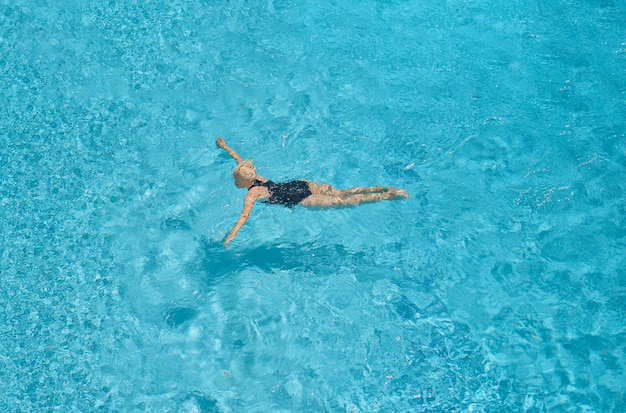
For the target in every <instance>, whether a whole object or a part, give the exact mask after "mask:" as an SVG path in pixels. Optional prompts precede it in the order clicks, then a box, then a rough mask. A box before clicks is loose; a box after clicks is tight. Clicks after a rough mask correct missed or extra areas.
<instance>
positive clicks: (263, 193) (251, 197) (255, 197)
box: [244, 186, 270, 202]
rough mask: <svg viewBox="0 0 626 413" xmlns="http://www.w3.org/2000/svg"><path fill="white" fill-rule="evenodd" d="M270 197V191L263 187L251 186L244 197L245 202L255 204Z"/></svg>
mask: <svg viewBox="0 0 626 413" xmlns="http://www.w3.org/2000/svg"><path fill="white" fill-rule="evenodd" d="M269 197H270V191H269V190H268V189H267V188H266V187H264V186H253V187H252V188H250V189H249V190H248V193H247V194H246V196H245V197H244V201H246V202H255V201H259V200H262V199H265V198H269Z"/></svg>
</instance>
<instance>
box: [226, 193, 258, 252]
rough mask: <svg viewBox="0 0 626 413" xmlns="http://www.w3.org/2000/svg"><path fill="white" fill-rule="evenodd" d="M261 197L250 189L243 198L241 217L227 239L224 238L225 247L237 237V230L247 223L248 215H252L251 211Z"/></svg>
mask: <svg viewBox="0 0 626 413" xmlns="http://www.w3.org/2000/svg"><path fill="white" fill-rule="evenodd" d="M257 199H259V197H258V196H256V194H255V193H254V192H253V191H249V192H248V193H247V194H246V195H245V196H244V198H243V209H242V210H241V214H240V215H239V219H238V220H237V222H235V225H234V226H233V229H231V230H230V232H229V233H228V235H227V236H226V239H225V240H224V248H226V247H228V244H229V243H230V242H231V241H232V240H233V239H234V238H235V235H237V232H239V230H240V229H241V227H243V224H245V223H246V221H247V220H248V217H249V216H250V212H251V211H252V207H253V206H254V202H255V201H256V200H257Z"/></svg>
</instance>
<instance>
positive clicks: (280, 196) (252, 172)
mask: <svg viewBox="0 0 626 413" xmlns="http://www.w3.org/2000/svg"><path fill="white" fill-rule="evenodd" d="M215 143H216V144H217V146H219V147H220V148H222V149H224V150H225V151H226V152H227V153H228V154H229V155H230V157H231V158H233V159H234V160H235V161H236V162H237V166H236V167H235V170H234V172H233V177H234V178H235V186H236V187H237V188H248V193H247V194H246V195H245V196H244V198H243V210H242V211H241V215H239V219H238V220H237V222H236V223H235V226H233V229H231V230H230V232H229V233H228V235H227V236H226V239H225V240H224V248H226V247H227V246H228V244H229V243H230V242H231V241H232V240H233V239H234V238H235V235H237V232H238V231H239V230H240V229H241V227H242V226H243V224H245V222H246V220H247V219H248V217H249V216H250V211H252V206H253V205H254V203H255V202H256V201H263V202H265V203H267V204H279V205H284V206H286V207H288V208H291V207H293V206H294V205H302V206H305V207H311V208H339V207H347V206H354V205H359V204H364V203H369V202H378V201H382V200H385V199H389V200H391V199H400V198H408V197H409V194H407V193H406V192H405V191H403V190H402V189H396V188H392V187H390V186H389V187H382V186H372V187H362V186H359V187H356V188H350V189H336V188H333V187H332V186H330V185H327V184H318V183H315V182H310V181H303V180H296V181H287V182H272V181H268V180H267V179H265V178H263V177H262V176H259V175H257V174H256V169H255V168H254V165H252V162H251V161H244V160H243V159H241V157H240V156H239V155H238V154H237V152H235V151H234V150H232V149H231V148H230V147H228V146H227V145H226V142H224V139H222V138H219V137H218V138H217V140H216V141H215Z"/></svg>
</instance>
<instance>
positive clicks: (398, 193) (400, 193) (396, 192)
mask: <svg viewBox="0 0 626 413" xmlns="http://www.w3.org/2000/svg"><path fill="white" fill-rule="evenodd" d="M387 191H388V193H389V195H390V197H389V199H399V198H408V197H409V194H408V193H407V192H406V191H405V190H403V189H398V188H393V187H389V188H387Z"/></svg>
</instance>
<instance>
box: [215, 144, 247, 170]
mask: <svg viewBox="0 0 626 413" xmlns="http://www.w3.org/2000/svg"><path fill="white" fill-rule="evenodd" d="M215 144H216V145H217V146H219V147H220V148H222V149H224V150H225V151H226V152H227V153H228V154H229V155H230V157H231V158H233V159H234V160H235V161H237V165H239V164H240V163H241V162H243V159H241V157H240V156H239V155H237V152H235V151H234V150H233V149H231V148H230V147H229V146H228V145H226V142H224V139H222V138H221V137H218V138H217V139H216V140H215Z"/></svg>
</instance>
